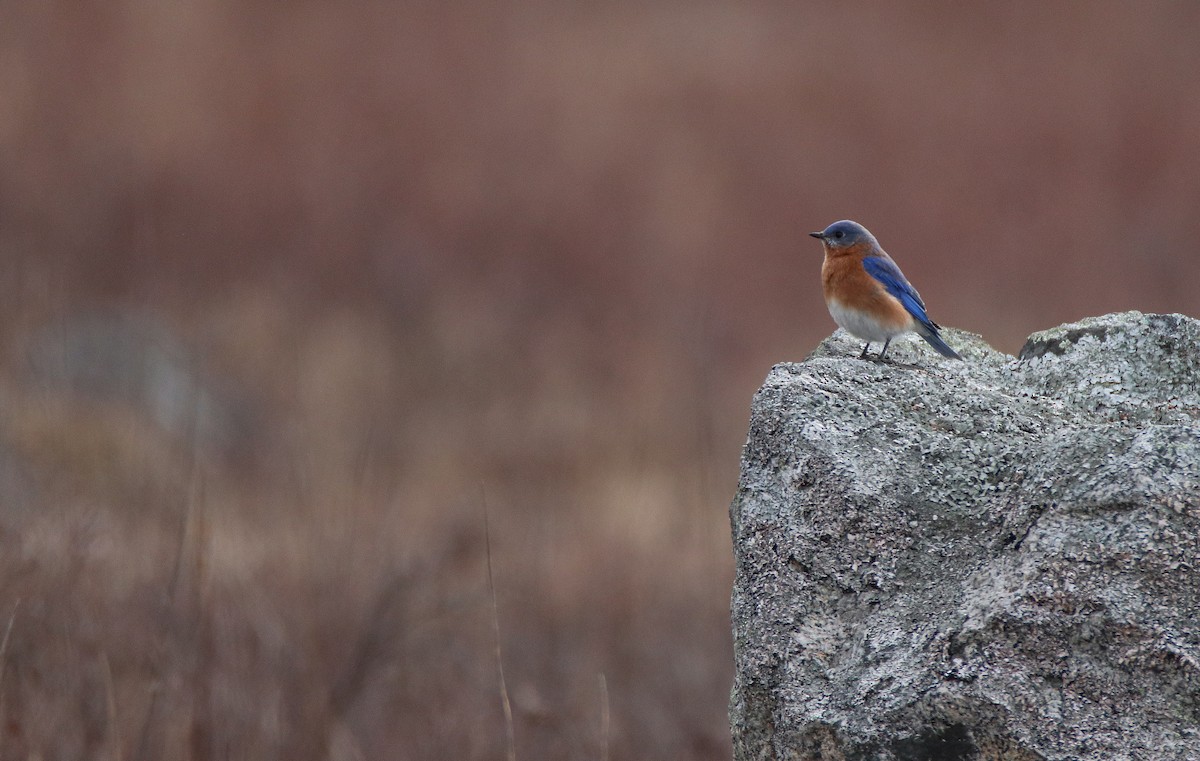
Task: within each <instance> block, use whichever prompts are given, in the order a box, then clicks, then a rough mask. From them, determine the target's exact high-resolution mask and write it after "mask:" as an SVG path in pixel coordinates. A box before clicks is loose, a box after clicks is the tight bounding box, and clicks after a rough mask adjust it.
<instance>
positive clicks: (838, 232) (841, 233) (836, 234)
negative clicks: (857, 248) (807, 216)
mask: <svg viewBox="0 0 1200 761" xmlns="http://www.w3.org/2000/svg"><path fill="white" fill-rule="evenodd" d="M833 237H835V238H837V239H839V240H840V239H842V238H845V237H846V233H844V232H842V231H841V230H838V231H837V232H836V233H834V234H833Z"/></svg>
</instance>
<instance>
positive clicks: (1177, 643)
mask: <svg viewBox="0 0 1200 761" xmlns="http://www.w3.org/2000/svg"><path fill="white" fill-rule="evenodd" d="M948 340H949V343H950V344H951V345H953V346H954V347H955V348H958V349H960V350H961V351H962V353H963V355H964V356H965V357H966V361H965V362H954V361H947V360H944V359H942V358H940V357H938V356H936V355H935V354H933V353H932V352H931V351H929V350H928V349H927V348H926V347H924V346H923V345H920V344H918V343H902V344H900V345H895V346H893V347H892V349H891V350H890V351H889V360H894V364H893V363H891V362H889V363H878V362H872V361H863V360H859V359H858V358H857V357H858V353H859V350H860V349H861V348H862V347H861V343H860V342H858V341H856V340H855V339H852V338H850V337H849V336H847V335H846V334H844V333H842V332H841V331H839V332H838V333H836V334H835V335H834V336H833V337H832V338H830V339H828V340H826V341H825V342H824V343H823V344H822V345H821V346H820V348H818V349H817V351H815V352H814V353H813V354H812V356H810V357H809V358H808V359H806V360H805V361H804V362H802V363H799V364H781V365H778V366H776V367H775V368H773V369H772V370H771V373H770V375H768V377H767V379H766V382H765V383H764V384H763V387H762V388H761V389H760V390H759V391H758V393H757V395H756V396H755V398H754V404H753V411H752V416H751V421H750V434H749V437H748V440H747V442H746V448H745V452H744V454H743V458H742V473H741V480H740V484H739V488H738V494H737V497H736V498H735V500H734V502H733V505H732V507H731V509H730V515H731V519H732V524H733V540H734V541H733V543H734V552H735V555H736V561H737V571H736V580H735V584H734V590H733V625H734V637H735V657H736V677H735V681H734V687H733V695H732V700H731V706H730V716H731V721H732V728H733V740H734V749H735V751H734V755H735V757H736V758H737V759H825V760H827V761H829V760H833V759H862V760H864V761H865V760H866V759H880V760H884V759H900V760H903V761H915V760H917V759H964V760H965V759H1012V760H1021V761H1024V760H1026V759H1045V760H1047V761H1058V760H1063V761H1065V760H1066V759H1104V760H1105V761H1110V760H1112V759H1139V760H1143V759H1145V760H1153V759H1200V322H1197V321H1196V320H1192V319H1189V318H1187V317H1182V316H1179V315H1143V314H1140V313H1137V312H1130V313H1126V314H1117V315H1107V316H1104V317H1098V318H1094V319H1088V320H1084V321H1083V322H1080V323H1077V324H1074V325H1064V326H1062V327H1059V328H1055V329H1053V330H1049V331H1046V332H1044V333H1038V334H1035V335H1034V336H1032V337H1031V338H1030V339H1029V342H1028V343H1027V344H1026V345H1025V348H1024V349H1023V350H1022V351H1021V355H1020V357H1019V358H1015V359H1014V358H1013V357H1010V356H1008V355H1005V354H1001V353H999V352H996V351H994V350H992V349H991V348H990V347H988V346H987V345H986V344H984V343H983V342H982V341H980V340H979V339H978V338H977V337H973V336H971V335H970V334H966V333H961V332H957V331H949V333H948Z"/></svg>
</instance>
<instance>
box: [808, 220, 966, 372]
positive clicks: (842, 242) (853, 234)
mask: <svg viewBox="0 0 1200 761" xmlns="http://www.w3.org/2000/svg"><path fill="white" fill-rule="evenodd" d="M809 235H811V236H812V237H814V238H818V239H820V241H821V243H822V245H823V247H824V249H825V263H824V264H822V265H821V283H822V285H824V288H825V305H826V306H828V307H829V314H830V315H832V316H833V321H834V322H836V323H837V324H838V325H841V326H842V327H843V328H845V329H846V331H847V332H848V333H850V334H851V335H853V336H857V337H858V338H861V339H862V340H864V341H866V342H867V345H866V346H864V347H863V350H862V354H860V355H859V358H860V359H866V356H867V349H869V348H871V344H872V343H875V342H878V341H883V349H882V350H880V352H879V359H883V355H884V354H886V353H887V350H888V344H890V343H891V342H892V339H893V338H895V337H896V336H899V335H903V334H905V333H908V332H913V333H916V334H917V335H919V336H920V337H921V338H924V339H925V341H926V342H927V343H928V344H929V345H930V346H932V347H933V348H935V349H937V350H938V353H939V354H941V355H942V356H944V357H951V358H953V359H962V357H960V356H959V355H958V352H956V351H954V349H951V348H950V347H949V346H947V345H946V342H945V341H943V340H942V336H941V334H939V333H938V327H939V326H938V324H937V323H936V322H934V321H933V320H931V319H929V315H928V314H926V313H925V302H924V301H921V294H919V293H917V289H916V288H913V287H912V285H911V284H910V283H909V282H908V279H907V278H906V277H904V273H903V272H901V271H900V268H899V267H897V266H896V263H895V262H894V261H892V257H890V256H888V255H887V252H886V251H884V250H883V249H882V248H880V246H879V241H877V240H875V236H874V235H872V234H871V233H870V231H868V230H867V228H865V227H863V226H862V225H860V224H859V223H857V222H851V221H850V220H848V219H843V220H842V221H840V222H834V223H833V224H832V225H830V226H829V227H826V228H825V229H824V230H822V231H821V232H819V233H809Z"/></svg>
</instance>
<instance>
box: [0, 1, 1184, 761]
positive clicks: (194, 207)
mask: <svg viewBox="0 0 1200 761" xmlns="http://www.w3.org/2000/svg"><path fill="white" fill-rule="evenodd" d="M1196 17H1197V11H1196V9H1194V8H1192V7H1191V6H1189V5H1187V4H1172V3H1157V4H1152V5H1150V6H1137V7H1134V6H1132V5H1129V4H1126V3H1120V2H1115V0H1114V1H1113V2H1108V1H1107V0H1103V1H1101V2H1092V3H1055V4H1052V5H1047V6H1045V7H1037V8H1035V7H1032V6H1029V7H1022V6H1011V7H1009V6H1003V7H1001V6H997V7H994V8H988V9H980V8H971V9H966V8H965V7H963V6H961V4H956V3H949V2H922V3H916V4H904V5H895V6H892V5H882V4H863V5H859V4H844V3H837V4H804V5H803V6H797V5H794V4H781V3H771V2H758V3H749V4H742V5H738V6H736V7H733V6H725V5H721V4H714V3H699V4H690V5H678V6H677V5H669V4H653V3H652V4H650V5H646V4H644V3H631V2H626V3H621V2H617V3H607V4H600V5H595V4H593V5H587V4H583V5H580V4H575V5H569V6H566V5H563V4H561V3H550V2H542V1H541V0H534V1H533V2H529V3H522V4H519V5H517V6H502V5H489V4H485V3H470V2H467V3H440V2H439V3H432V2H430V3H425V2H405V3H391V2H382V1H381V0H353V1H352V2H349V3H343V4H339V5H336V6H333V5H329V6H325V5H321V4H318V3H290V4H278V3H263V2H259V3H241V4H229V3H222V2H218V1H217V0H199V1H198V2H192V3H186V4H163V3H156V2H148V1H147V0H119V1H118V2H110V3H88V2H65V1H64V2H57V1H52V2H44V3H36V4H17V5H13V6H12V7H10V8H7V9H5V10H3V11H0V102H3V103H4V104H5V107H4V108H3V109H0V316H2V317H3V320H0V338H3V346H4V347H5V351H4V353H3V356H2V357H0V503H2V505H0V628H3V630H4V632H5V634H4V636H3V639H0V759H9V758H12V759H22V760H24V759H31V758H43V759H54V758H63V759H65V758H107V759H122V760H123V761H124V760H129V759H155V760H156V761H157V760H159V759H162V760H164V761H170V760H171V759H197V760H198V759H209V758H214V759H215V758H221V759H225V758H230V759H267V758H286V759H298V760H301V761H302V760H303V759H324V758H330V759H356V758H364V759H366V758H407V759H433V758H438V759H442V758H453V759H471V758H500V757H503V756H505V755H506V754H507V752H508V740H507V736H506V735H507V730H508V727H507V726H506V725H507V721H506V717H505V715H504V710H503V706H502V701H501V694H500V684H499V681H498V665H499V664H497V662H496V658H495V652H496V646H497V642H496V629H498V632H499V649H500V652H501V653H502V654H503V663H502V665H503V670H504V675H505V687H506V692H507V695H508V698H509V706H510V708H511V713H512V720H511V729H512V733H513V747H514V749H515V754H516V756H517V758H518V759H540V758H563V759H575V758H587V759H598V758H605V757H607V758H611V759H634V758H636V759H718V758H727V757H728V755H729V738H728V729H727V724H726V717H725V705H726V700H727V693H728V687H729V682H730V677H731V668H732V653H731V649H730V636H729V632H728V616H727V602H728V592H729V583H730V578H731V567H730V564H731V552H730V547H729V545H728V542H729V539H728V525H727V519H726V512H725V508H726V505H727V504H728V500H729V498H730V497H731V495H732V493H733V489H734V483H735V479H736V468H737V456H738V447H739V445H740V443H741V440H742V437H743V435H744V425H745V416H746V412H747V409H748V404H749V398H750V395H751V393H752V392H753V389H754V387H755V385H756V383H757V382H758V381H760V380H761V378H762V377H763V375H764V374H765V372H766V370H767V368H768V367H769V366H770V364H771V363H773V362H775V361H780V360H788V359H798V358H800V357H801V356H803V355H804V353H805V352H807V351H808V350H809V349H810V348H811V347H812V346H813V345H814V343H815V342H816V341H817V340H819V338H821V337H822V336H823V335H824V334H826V333H827V332H828V331H829V330H830V329H831V327H832V325H831V323H830V321H829V319H828V317H827V315H826V314H825V311H824V306H823V305H822V304H821V303H820V299H819V298H818V297H817V291H816V287H817V286H816V268H817V267H818V264H817V260H818V256H819V254H818V252H817V250H816V248H815V245H814V244H812V242H811V241H809V242H808V244H805V243H804V241H806V240H807V239H806V238H804V237H803V233H805V232H807V231H808V230H810V229H815V228H818V227H821V226H823V225H824V224H827V223H828V222H830V221H832V220H834V219H837V218H840V217H845V216H853V217H856V218H859V219H860V220H862V221H864V222H865V223H867V224H869V225H870V226H871V227H872V228H873V229H874V230H875V231H876V232H877V233H878V234H879V235H880V237H881V238H882V239H883V241H884V244H885V246H887V248H888V249H889V250H890V251H891V252H892V253H893V255H895V256H896V258H897V259H898V260H900V261H901V263H902V264H903V266H904V267H905V270H906V271H907V272H908V274H909V275H910V276H911V277H912V279H913V280H914V282H916V283H917V284H918V285H919V286H920V287H921V290H922V293H923V294H924V296H925V297H926V300H927V301H928V302H929V303H930V305H931V307H932V311H933V314H934V317H935V318H937V319H938V320H939V321H941V322H943V323H945V324H948V325H954V326H958V327H966V328H969V329H973V330H976V331H978V332H982V333H983V334H984V335H985V337H986V338H988V339H989V340H991V341H992V342H993V343H995V344H996V345H998V346H1000V347H1001V348H1005V349H1008V350H1014V349H1015V348H1016V347H1017V346H1019V342H1020V341H1021V340H1022V338H1023V337H1024V335H1025V334H1027V333H1028V332H1030V331H1032V330H1035V329H1039V328H1043V327H1047V326H1049V325H1052V324H1055V323H1057V322H1061V321H1063V320H1067V319H1072V318H1076V317H1080V316H1082V315H1084V314H1088V313H1099V312H1106V311H1115V310H1119V309H1126V308H1140V309H1144V310H1147V311H1181V312H1190V313H1193V314H1195V313H1197V312H1200V296H1198V295H1197V293H1196V291H1195V289H1194V287H1191V285H1189V284H1194V283H1195V282H1196V281H1197V278H1200V258H1197V257H1196V256H1195V250H1194V249H1195V246H1194V241H1195V240H1197V238H1198V237H1200V216H1197V215H1196V214H1195V209H1196V208H1197V206H1200V151H1197V150H1195V148H1196V146H1195V134H1194V133H1195V130H1194V125H1195V124H1196V123H1197V122H1198V121H1200V85H1198V84H1197V80H1196V77H1195V72H1196V71H1197V70H1200V47H1198V46H1196V45H1195V44H1194V40H1193V39H1192V35H1191V30H1192V29H1194V28H1195V21H1196ZM114 315H115V316H114ZM88 326H91V327H88ZM81 335H83V336H85V337H86V340H81V339H79V336H81ZM114 335H115V336H118V338H113V336H114ZM122 336H123V338H122ZM114 341H115V343H114ZM88 347H91V348H88ZM97 347H99V348H98V349H97ZM81 356H82V357H84V359H82V360H80V359H79V357H81ZM71 357H75V359H71ZM485 502H486V505H487V516H488V521H487V524H488V525H490V529H491V530H490V538H491V542H490V545H491V551H490V556H491V571H492V578H493V581H494V597H493V594H492V593H491V591H490V589H489V584H488V575H489V574H488V555H489V553H488V549H487V544H488V543H487V542H486V541H485V517H484V512H485V511H484V504H485ZM493 605H494V608H493ZM493 614H494V616H495V617H494V618H493ZM9 622H11V629H10V628H9ZM494 627H495V628H494Z"/></svg>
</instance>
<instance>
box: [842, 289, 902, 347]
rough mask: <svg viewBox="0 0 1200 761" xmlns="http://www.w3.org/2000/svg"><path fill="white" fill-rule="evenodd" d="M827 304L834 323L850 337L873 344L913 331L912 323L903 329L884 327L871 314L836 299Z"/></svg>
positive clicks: (892, 326) (893, 326)
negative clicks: (843, 304)
mask: <svg viewBox="0 0 1200 761" xmlns="http://www.w3.org/2000/svg"><path fill="white" fill-rule="evenodd" d="M825 303H826V306H828V307H829V314H830V315H831V316H832V317H833V321H834V322H836V323H837V324H838V325H841V326H842V327H843V328H844V329H845V330H846V332H847V333H849V334H850V335H852V336H854V337H855V338H861V339H862V340H864V341H871V342H872V343H876V342H880V341H887V340H889V339H892V338H895V337H896V336H899V335H903V334H905V333H907V332H908V331H910V330H912V323H911V321H910V323H909V324H908V325H905V326H903V327H897V326H895V325H884V324H882V323H880V322H879V321H878V320H876V319H875V318H874V317H872V316H870V315H869V314H865V313H863V312H860V311H858V310H857V309H848V308H846V307H844V306H842V305H841V304H839V303H838V302H837V300H836V299H830V300H829V301H827V302H825Z"/></svg>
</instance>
